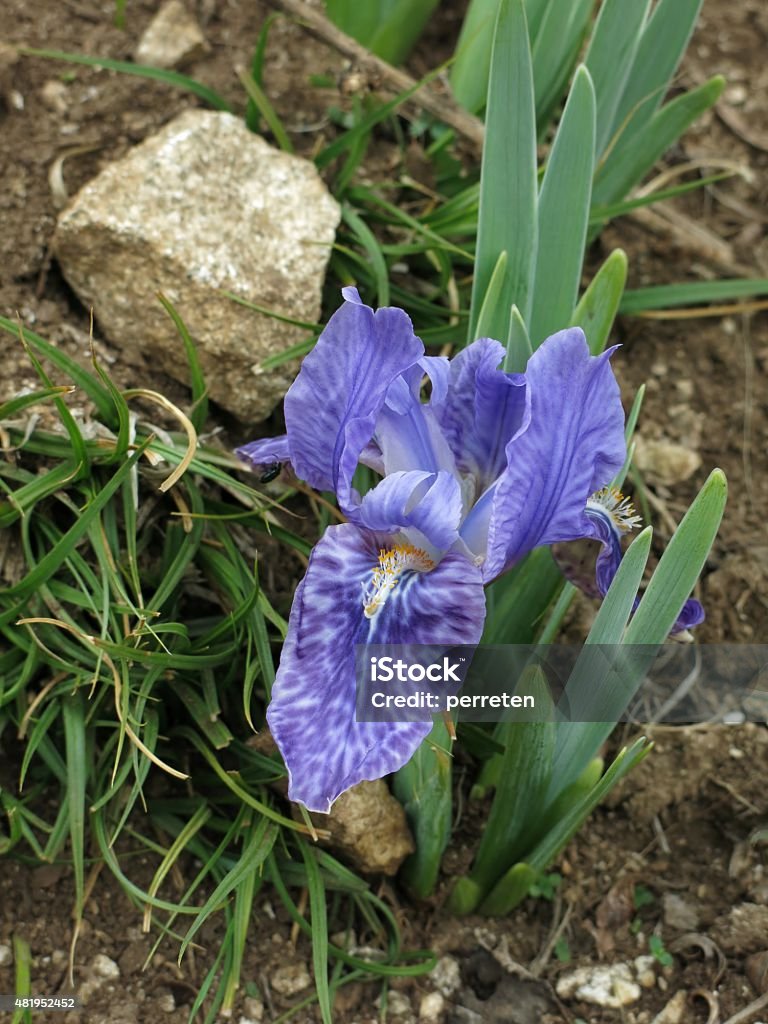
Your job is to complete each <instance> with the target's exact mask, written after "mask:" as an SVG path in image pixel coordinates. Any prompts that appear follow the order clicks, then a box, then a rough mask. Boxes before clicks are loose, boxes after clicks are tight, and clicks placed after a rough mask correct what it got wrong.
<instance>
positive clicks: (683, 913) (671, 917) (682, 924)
mask: <svg viewBox="0 0 768 1024" xmlns="http://www.w3.org/2000/svg"><path fill="white" fill-rule="evenodd" d="M662 906H663V908H664V924H665V925H667V926H668V927H669V928H675V929H677V931H681V932H694V931H696V929H697V928H698V927H699V912H698V910H697V909H696V907H695V906H693V904H691V903H689V902H688V901H687V900H684V899H683V897H682V896H678V895H677V894H676V893H673V892H665V893H664V896H663V898H662Z"/></svg>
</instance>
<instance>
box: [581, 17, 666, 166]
mask: <svg viewBox="0 0 768 1024" xmlns="http://www.w3.org/2000/svg"><path fill="white" fill-rule="evenodd" d="M649 7H650V0H605V2H604V3H603V5H602V7H601V8H600V13H599V14H598V16H597V21H596V22H595V27H594V29H593V31H592V38H591V40H590V43H589V49H588V50H587V55H586V57H585V58H584V63H585V64H586V66H587V68H588V69H589V73H590V74H591V75H592V81H593V83H594V86H595V95H596V97H597V115H596V122H597V131H596V135H595V153H596V155H597V156H600V154H601V153H602V152H603V150H604V149H605V147H606V145H607V144H608V141H609V139H610V137H611V132H612V131H613V125H614V122H615V119H616V111H617V109H618V106H619V102H620V101H621V97H622V94H623V92H624V87H625V85H626V83H627V80H628V78H629V75H630V72H631V70H632V64H633V62H634V59H635V53H636V52H637V48H638V45H639V43H640V38H641V35H642V30H643V26H644V24H645V19H646V17H647V15H648V8H649Z"/></svg>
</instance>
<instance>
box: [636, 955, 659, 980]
mask: <svg viewBox="0 0 768 1024" xmlns="http://www.w3.org/2000/svg"><path fill="white" fill-rule="evenodd" d="M635 971H636V972H637V980H638V983H639V985H640V987H641V988H655V987H656V958H655V957H653V956H636V957H635Z"/></svg>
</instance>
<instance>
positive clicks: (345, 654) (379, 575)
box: [238, 288, 703, 812]
mask: <svg viewBox="0 0 768 1024" xmlns="http://www.w3.org/2000/svg"><path fill="white" fill-rule="evenodd" d="M343 295H344V298H345V300H346V301H345V302H344V305H343V306H342V307H341V309H339V310H338V311H337V312H336V313H335V314H334V315H333V317H331V320H330V321H329V323H328V326H327V327H326V329H325V330H324V331H323V333H322V334H321V336H320V339H319V340H318V342H317V345H316V346H315V348H314V349H313V351H312V352H311V353H310V354H309V355H308V356H307V357H306V358H305V360H304V362H303V363H302V366H301V370H300V372H299V374H298V376H297V378H296V380H295V381H294V382H293V384H292V385H291V387H290V389H289V391H288V393H287V395H286V397H285V422H286V429H287V434H286V435H285V436H283V437H279V438H275V439H273V440H260V441H254V442H253V443H251V444H247V445H244V446H243V447H242V448H240V449H238V454H239V455H240V456H241V457H242V458H244V459H246V460H247V461H249V462H250V463H251V464H253V465H254V466H256V467H259V468H262V467H265V466H268V467H273V466H274V464H275V463H290V464H291V466H292V467H293V469H294V471H295V473H296V474H297V476H299V477H301V478H302V479H303V480H306V481H307V483H309V484H310V485H311V486H312V487H315V488H317V489H318V490H333V491H335V493H336V496H337V499H338V502H339V506H340V508H341V510H342V511H343V513H344V514H345V516H346V517H347V519H348V522H347V523H345V524H343V525H340V526H331V527H329V528H328V529H327V530H326V531H325V534H324V535H323V537H322V538H321V540H320V541H319V542H318V544H317V545H316V546H315V548H314V550H313V552H312V555H311V558H310V561H309V567H308V569H307V574H306V576H305V577H304V579H303V580H302V582H301V583H300V584H299V586H298V588H297V590H296V594H295V596H294V600H293V607H292V608H291V615H290V621H289V626H288V636H287V638H286V641H285V645H284V647H283V651H282V656H281V659H280V667H279V670H278V672H277V678H276V680H275V685H274V688H273V691H272V701H271V704H270V706H269V709H268V712H267V720H268V722H269V726H270V729H271V731H272V735H273V736H274V738H275V740H276V742H277V744H278V746H279V748H280V750H281V752H282V754H283V758H284V760H285V763H286V766H287V768H288V773H289V780H290V785H289V790H288V795H289V796H290V798H291V799H293V800H296V801H298V802H300V803H303V804H304V805H305V806H306V807H307V808H309V810H313V811H323V812H327V811H329V810H330V807H331V804H332V803H333V801H334V800H335V799H336V798H337V797H338V796H339V795H340V794H341V793H343V792H344V791H345V790H347V789H349V788H350V787H351V786H353V785H355V783H357V782H360V781H361V780H363V779H377V778H381V777H382V776H384V775H387V774H389V773H390V772H393V771H395V770H396V769H398V768H400V767H401V766H402V765H403V764H405V763H406V762H407V761H408V760H409V758H410V757H411V755H412V754H413V753H414V751H415V750H416V749H417V747H418V746H419V744H420V743H421V742H422V740H423V739H424V738H425V736H426V735H427V734H428V732H429V731H430V724H429V723H425V722H394V723H393V722H358V721H356V718H355V701H356V675H355V645H356V644H361V643H372V644H406V643H407V644H435V645H446V646H452V645H457V644H476V643H478V642H479V641H480V637H481V634H482V632H483V624H484V621H485V596H484V590H483V588H484V586H485V585H486V584H487V583H490V582H491V581H492V580H494V579H495V578H496V577H497V576H499V575H500V574H501V573H503V572H504V571H505V570H506V569H509V568H510V567H511V566H512V565H514V564H515V563H516V562H518V561H519V560H520V559H521V558H522V557H523V556H524V555H526V554H527V553H528V552H529V551H532V550H533V549H534V548H536V547H539V546H540V545H543V544H553V543H555V542H558V541H568V540H576V539H579V538H591V539H594V540H597V541H599V542H600V543H601V544H602V550H601V553H600V556H599V558H598V563H597V571H596V577H597V584H598V588H599V590H600V591H601V593H603V594H605V593H606V591H607V589H608V586H609V585H610V582H611V580H612V579H613V576H614V575H615V573H616V570H617V568H618V564H619V562H620V560H621V543H620V538H621V535H622V534H623V533H624V532H626V531H627V530H628V529H631V528H632V526H634V525H635V524H636V522H637V517H635V516H634V514H633V511H632V509H631V507H630V506H628V504H627V503H626V502H625V501H624V499H623V498H622V496H621V495H620V494H618V492H616V491H613V490H611V489H610V488H609V487H608V486H607V485H608V484H609V483H610V481H611V480H612V479H613V477H614V476H615V475H616V473H617V472H618V470H619V469H620V468H621V466H622V465H623V463H624V459H625V456H626V446H625V441H624V412H623V409H622V406H621V400H620V396H619V388H618V384H617V382H616V379H615V377H614V375H613V371H612V370H611V367H610V363H609V358H610V355H611V352H605V353H603V354H602V355H599V356H592V355H590V352H589V349H588V347H587V343H586V340H585V338H584V334H583V333H582V331H581V330H579V329H578V328H571V329H569V330H565V331H560V332H559V333H558V334H555V335H553V336H552V337H551V338H548V339H547V340H546V341H545V342H544V343H543V344H542V345H541V346H540V348H539V349H538V350H537V351H536V352H535V353H534V355H533V356H532V357H531V359H530V361H529V363H528V366H527V368H526V371H525V373H520V374H517V373H505V372H503V371H501V370H500V369H499V368H498V367H499V365H500V363H501V362H502V360H503V357H504V349H503V347H502V345H500V344H499V342H497V341H492V340H490V339H488V338H481V339H479V340H478V341H475V342H474V343H473V344H471V345H469V346H468V347H467V348H465V349H464V350H463V351H461V352H460V353H459V354H458V355H457V356H455V357H454V358H453V359H452V360H451V361H450V362H449V361H448V360H447V359H445V358H442V357H430V356H425V354H424V346H423V344H422V342H421V341H420V340H419V338H417V337H416V335H415V334H414V332H413V326H412V324H411V321H410V319H409V318H408V316H407V315H406V314H405V313H404V312H403V311H402V310H400V309H395V308H389V307H388V308H384V309H379V310H378V311H376V312H374V311H373V310H372V309H371V308H370V307H368V306H365V305H364V304H363V303H362V302H361V300H360V297H359V295H358V293H357V291H356V289H354V288H345V289H344V291H343ZM425 374H426V376H427V377H428V378H429V380H430V382H431V394H430V398H429V400H428V401H426V402H424V401H422V399H421V397H420V392H421V384H422V380H423V378H424V375H425ZM358 463H362V464H364V465H366V466H369V467H371V468H372V469H373V470H375V471H376V472H378V473H379V474H381V477H382V479H381V480H380V481H379V483H378V484H377V485H376V486H375V487H374V488H373V489H372V490H371V491H369V492H368V493H367V494H366V495H364V496H363V497H361V496H360V495H359V494H358V492H357V491H356V490H355V489H354V488H353V486H352V476H353V474H354V472H355V469H356V467H357V465H358ZM693 605H696V607H695V608H694V607H693ZM689 606H691V607H689ZM702 617H703V613H702V612H701V608H700V606H699V605H698V604H697V603H696V602H688V604H687V605H686V607H685V609H684V610H683V615H682V616H681V620H679V622H678V624H677V628H678V629H684V628H687V627H688V626H691V625H695V624H696V622H697V621H700V620H701V618H702Z"/></svg>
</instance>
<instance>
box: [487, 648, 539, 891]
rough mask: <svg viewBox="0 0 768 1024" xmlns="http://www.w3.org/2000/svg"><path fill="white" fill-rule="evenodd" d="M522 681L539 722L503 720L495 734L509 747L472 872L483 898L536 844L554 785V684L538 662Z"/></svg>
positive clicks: (502, 762)
mask: <svg viewBox="0 0 768 1024" xmlns="http://www.w3.org/2000/svg"><path fill="white" fill-rule="evenodd" d="M521 683H522V689H523V692H525V693H532V694H534V696H535V700H536V720H535V721H530V722H526V721H515V722H507V723H502V728H501V730H496V732H495V734H494V735H495V738H496V739H502V741H503V742H504V744H505V751H504V754H503V755H502V759H501V771H500V773H499V778H498V781H497V784H496V792H495V794H494V798H493V804H492V805H491V810H490V813H489V815H488V819H487V821H486V823H485V827H484V829H483V835H482V838H481V840H480V846H479V848H478V851H477V855H476V857H475V861H474V863H473V865H472V870H471V872H470V876H469V877H470V879H471V880H472V882H474V883H475V885H476V886H477V887H478V890H479V895H480V898H482V897H483V896H485V895H486V894H487V893H488V892H489V891H490V889H491V888H492V886H493V885H495V883H496V882H497V881H498V879H499V878H500V877H501V875H502V874H503V873H504V872H505V871H506V870H507V869H508V868H509V867H510V866H511V865H512V864H514V863H515V861H516V860H517V859H518V858H519V857H521V856H522V855H523V854H524V853H525V851H526V849H527V848H528V847H529V846H530V844H531V839H532V834H535V832H536V831H537V825H538V823H539V821H540V817H541V808H542V806H543V800H544V797H545V795H546V793H547V790H548V787H549V773H550V770H551V765H552V753H553V749H554V739H555V724H554V721H553V720H552V717H551V715H549V714H547V709H549V710H550V711H551V709H552V704H551V699H550V695H549V689H548V684H547V681H546V679H545V678H544V677H543V675H542V672H541V669H540V668H539V667H537V666H531V667H530V668H528V669H526V670H525V671H524V672H523V675H522V679H521ZM541 719H543V720H541ZM522 780H525V784H524V785H521V782H522ZM470 909H473V908H470Z"/></svg>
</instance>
